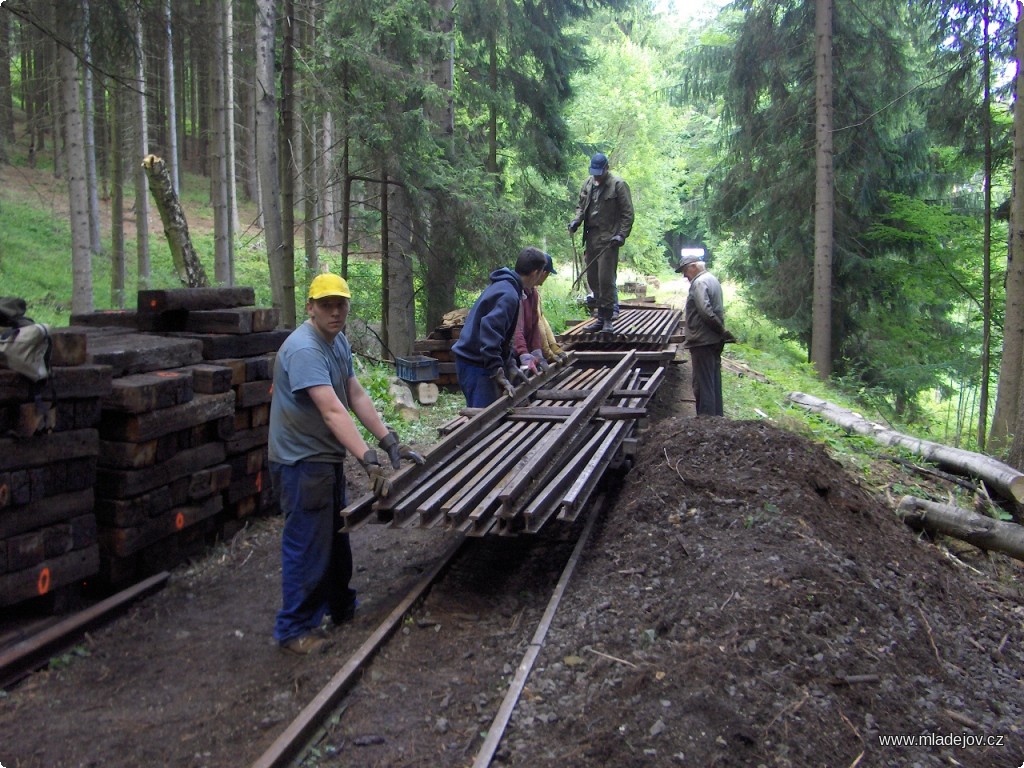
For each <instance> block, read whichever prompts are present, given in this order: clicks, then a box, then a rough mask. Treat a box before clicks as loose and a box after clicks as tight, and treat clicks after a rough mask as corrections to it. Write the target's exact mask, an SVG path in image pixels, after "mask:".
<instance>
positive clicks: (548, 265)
mask: <svg viewBox="0 0 1024 768" xmlns="http://www.w3.org/2000/svg"><path fill="white" fill-rule="evenodd" d="M544 258H545V259H546V260H547V261H546V263H545V264H544V271H545V272H550V273H551V274H552V275H557V274H558V273H557V272H555V265H554V263H553V262H552V261H551V256H550V254H547V253H545V254H544Z"/></svg>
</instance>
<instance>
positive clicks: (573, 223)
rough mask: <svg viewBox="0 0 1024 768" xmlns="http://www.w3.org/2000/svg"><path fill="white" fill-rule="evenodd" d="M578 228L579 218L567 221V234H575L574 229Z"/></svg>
mask: <svg viewBox="0 0 1024 768" xmlns="http://www.w3.org/2000/svg"><path fill="white" fill-rule="evenodd" d="M579 228H580V220H579V219H573V220H572V221H570V222H569V234H570V235H575V234H576V230H577V229H579Z"/></svg>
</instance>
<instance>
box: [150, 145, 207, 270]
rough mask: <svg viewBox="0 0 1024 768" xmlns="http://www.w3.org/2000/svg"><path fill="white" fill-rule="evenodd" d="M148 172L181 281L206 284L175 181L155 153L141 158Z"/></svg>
mask: <svg viewBox="0 0 1024 768" xmlns="http://www.w3.org/2000/svg"><path fill="white" fill-rule="evenodd" d="M142 165H143V167H144V168H145V169H146V174H147V175H148V176H149V188H150V189H151V190H152V192H153V199H154V200H155V201H156V207H157V210H158V211H160V219H161V221H163V223H164V235H166V236H167V244H168V245H169V246H170V248H171V258H172V259H173V261H174V268H175V270H177V272H178V277H179V278H180V279H181V282H182V283H184V284H185V286H186V287H188V288H206V287H208V286H209V285H210V281H209V280H208V279H207V277H206V270H204V269H203V264H202V262H201V261H200V260H199V254H197V253H196V249H195V247H193V245H192V238H191V237H190V236H189V233H188V222H187V221H186V220H185V211H184V210H182V208H181V203H180V202H179V201H178V196H177V195H176V194H174V183H173V181H172V180H171V174H170V173H169V172H168V171H167V164H166V163H165V162H164V161H163V160H162V159H160V158H159V157H157V156H156V155H149V156H148V157H147V158H146V159H145V160H144V161H143V162H142Z"/></svg>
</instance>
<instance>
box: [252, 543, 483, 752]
mask: <svg viewBox="0 0 1024 768" xmlns="http://www.w3.org/2000/svg"><path fill="white" fill-rule="evenodd" d="M464 543H465V537H462V536H460V537H458V539H457V540H456V541H454V542H453V543H452V545H451V546H449V548H448V549H447V550H446V551H445V552H444V554H443V555H442V556H441V558H440V559H439V560H438V561H437V563H435V564H434V567H433V568H431V569H430V570H429V571H428V572H427V573H425V574H423V576H422V577H421V578H420V580H419V581H417V582H416V584H415V585H413V587H412V589H410V590H409V593H408V594H407V595H406V596H405V597H404V598H403V599H402V602H401V603H399V604H398V605H397V606H396V607H395V609H394V610H393V611H392V612H391V613H390V614H388V616H387V618H385V619H384V621H383V622H382V623H381V624H380V626H378V627H377V629H375V630H374V632H373V634H371V635H370V636H369V637H368V638H367V639H366V640H365V641H364V642H363V644H362V645H360V646H359V648H358V649H357V650H356V652H355V653H354V654H353V655H352V656H350V657H349V659H348V661H346V662H345V664H344V665H343V666H342V668H341V669H340V670H338V672H337V673H336V674H335V675H334V677H332V678H331V680H330V681H329V682H328V683H327V685H326V686H324V687H323V688H322V689H321V690H320V691H319V692H318V693H317V694H316V696H314V697H313V699H312V701H310V702H309V704H307V705H306V706H305V708H304V709H303V710H302V711H301V712H300V713H299V715H298V717H296V718H295V719H294V720H292V722H291V723H290V724H289V725H288V727H287V728H285V730H284V731H283V732H282V733H281V735H280V736H278V737H277V738H276V739H275V740H274V742H273V743H272V744H271V745H270V747H268V748H267V750H266V751H265V752H264V753H263V754H262V755H261V756H260V757H259V758H258V759H257V760H256V762H254V763H253V764H252V768H282V767H283V766H286V765H290V764H291V761H292V760H293V759H294V758H295V757H296V756H297V755H298V754H299V752H300V751H301V750H302V748H303V746H304V745H305V744H306V743H307V742H308V741H309V739H310V738H311V737H312V736H313V734H314V733H315V732H316V731H317V729H318V728H319V727H320V725H321V724H322V723H323V722H324V721H325V720H326V719H327V717H328V716H329V715H330V713H331V710H332V709H333V708H334V707H335V705H336V704H337V703H338V702H339V701H340V700H341V697H342V696H344V695H345V693H347V692H348V691H349V689H351V688H352V686H353V685H354V684H355V682H356V676H357V675H358V674H359V673H360V672H361V671H362V670H363V668H364V667H365V666H366V665H367V664H369V663H370V661H372V660H373V658H374V657H375V656H376V655H377V651H378V650H380V648H381V646H382V645H384V643H385V642H386V641H387V639H388V638H389V637H390V636H391V635H392V634H393V633H394V632H395V630H397V629H398V628H399V627H400V626H401V624H402V621H403V620H404V619H405V616H406V614H407V613H408V612H409V610H410V609H411V608H412V606H413V605H414V604H415V603H416V601H418V600H419V599H420V598H421V597H422V596H423V595H424V594H425V593H426V591H427V590H428V589H429V588H430V586H431V585H432V584H433V583H434V582H435V581H436V580H437V578H438V576H440V574H441V573H442V572H443V571H444V569H445V568H446V567H447V566H448V564H449V563H450V562H451V561H452V560H453V559H454V558H455V555H456V554H457V553H458V552H459V550H460V549H461V548H462V545H463V544H464Z"/></svg>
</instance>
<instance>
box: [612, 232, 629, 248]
mask: <svg viewBox="0 0 1024 768" xmlns="http://www.w3.org/2000/svg"><path fill="white" fill-rule="evenodd" d="M625 242H626V238H624V237H623V236H622V235H615V236H614V237H612V245H614V246H615V247H616V248H618V247H619V246H621V245H623V244H624V243H625Z"/></svg>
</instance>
